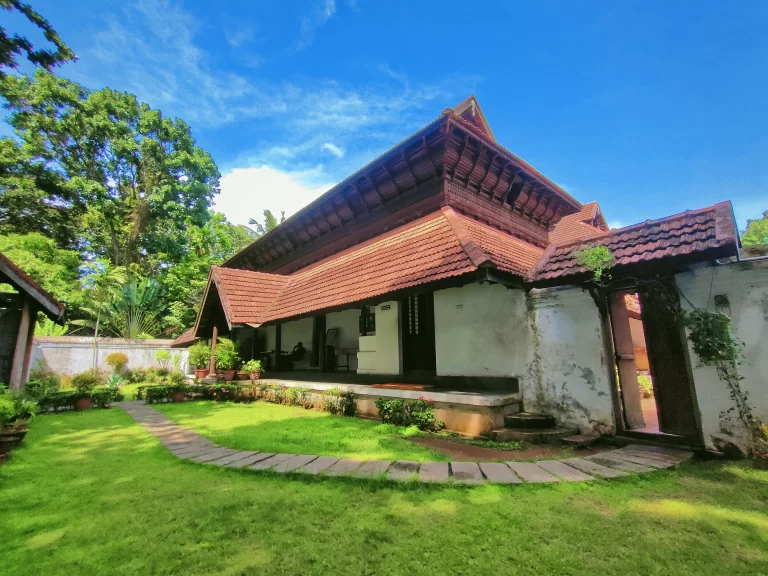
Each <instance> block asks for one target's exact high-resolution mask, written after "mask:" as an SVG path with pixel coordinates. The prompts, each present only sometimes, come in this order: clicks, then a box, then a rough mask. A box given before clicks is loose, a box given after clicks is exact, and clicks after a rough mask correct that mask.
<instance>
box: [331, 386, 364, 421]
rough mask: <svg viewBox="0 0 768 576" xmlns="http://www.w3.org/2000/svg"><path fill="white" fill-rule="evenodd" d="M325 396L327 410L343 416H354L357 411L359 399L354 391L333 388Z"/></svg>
mask: <svg viewBox="0 0 768 576" xmlns="http://www.w3.org/2000/svg"><path fill="white" fill-rule="evenodd" d="M324 396H325V397H324V398H323V409H324V410H325V411H326V412H330V413H331V414H341V415H343V416H354V415H355V414H356V413H357V401H356V400H355V393H354V392H352V391H350V390H340V389H339V388H331V389H330V390H328V391H327V392H326V393H325V394H324Z"/></svg>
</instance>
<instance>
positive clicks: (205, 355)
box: [189, 342, 211, 379]
mask: <svg viewBox="0 0 768 576" xmlns="http://www.w3.org/2000/svg"><path fill="white" fill-rule="evenodd" d="M210 361H211V347H210V346H206V345H205V344H203V343H202V342H198V343H197V344H195V345H194V346H190V347H189V363H190V364H192V365H193V366H194V367H195V378H198V379H202V378H205V377H206V376H208V365H209V363H210Z"/></svg>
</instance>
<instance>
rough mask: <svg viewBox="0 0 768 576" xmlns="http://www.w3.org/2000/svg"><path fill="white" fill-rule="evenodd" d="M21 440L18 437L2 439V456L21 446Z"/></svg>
mask: <svg viewBox="0 0 768 576" xmlns="http://www.w3.org/2000/svg"><path fill="white" fill-rule="evenodd" d="M19 442H21V439H20V438H19V437H18V436H3V437H1V438H0V454H8V452H10V451H11V450H13V449H14V448H16V446H18V445H19Z"/></svg>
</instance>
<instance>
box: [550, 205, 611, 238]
mask: <svg viewBox="0 0 768 576" xmlns="http://www.w3.org/2000/svg"><path fill="white" fill-rule="evenodd" d="M607 231H608V225H607V224H606V223H605V218H603V213H602V211H601V210H600V206H599V205H598V203H597V202H590V203H589V204H584V206H582V208H581V210H579V211H578V212H576V213H575V214H568V215H567V216H563V217H562V218H561V219H560V222H558V223H557V224H555V227H554V228H553V229H552V231H551V232H550V233H549V241H550V242H551V243H553V244H565V243H567V242H574V241H575V240H585V239H587V238H595V237H596V236H602V235H603V234H604V233H605V232H607Z"/></svg>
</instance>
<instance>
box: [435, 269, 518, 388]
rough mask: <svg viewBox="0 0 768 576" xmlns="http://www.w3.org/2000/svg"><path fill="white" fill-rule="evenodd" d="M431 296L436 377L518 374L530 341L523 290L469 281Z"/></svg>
mask: <svg viewBox="0 0 768 576" xmlns="http://www.w3.org/2000/svg"><path fill="white" fill-rule="evenodd" d="M434 301H435V353H436V360H437V375H438V376H478V377H483V376H486V377H513V376H514V377H518V378H522V376H523V374H524V372H525V367H526V363H527V359H528V348H529V344H530V341H531V339H530V331H529V327H528V318H527V312H526V303H525V292H524V291H523V290H520V289H510V288H507V287H505V286H503V285H501V284H487V283H486V284H468V285H466V286H462V287H460V288H449V289H447V290H439V291H437V292H435V294H434Z"/></svg>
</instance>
